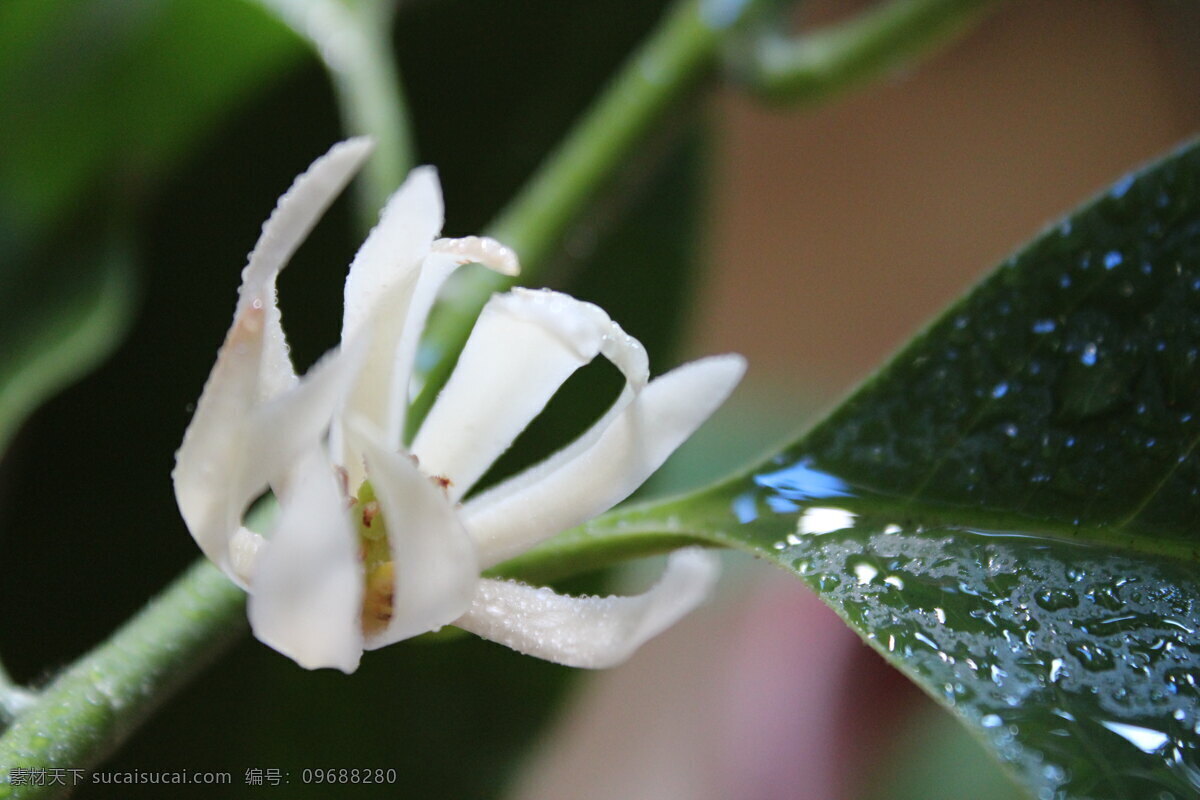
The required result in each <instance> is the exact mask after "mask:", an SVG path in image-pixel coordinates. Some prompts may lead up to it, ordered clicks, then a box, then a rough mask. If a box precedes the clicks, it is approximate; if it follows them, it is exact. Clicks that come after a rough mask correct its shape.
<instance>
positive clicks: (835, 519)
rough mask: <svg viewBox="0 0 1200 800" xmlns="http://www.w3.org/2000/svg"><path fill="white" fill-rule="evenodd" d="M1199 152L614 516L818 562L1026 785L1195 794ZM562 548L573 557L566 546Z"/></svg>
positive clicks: (1118, 194)
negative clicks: (793, 424) (802, 417)
mask: <svg viewBox="0 0 1200 800" xmlns="http://www.w3.org/2000/svg"><path fill="white" fill-rule="evenodd" d="M1198 442H1200V147H1197V146H1191V147H1188V148H1186V149H1184V150H1181V151H1180V152H1178V153H1176V154H1174V155H1172V156H1170V157H1168V158H1167V159H1165V160H1164V161H1162V162H1161V163H1159V164H1158V165H1155V166H1153V167H1151V168H1149V169H1148V170H1147V171H1145V172H1143V173H1141V174H1140V175H1136V176H1130V177H1128V178H1125V179H1123V180H1121V181H1119V182H1118V183H1117V184H1116V185H1115V186H1114V187H1113V188H1112V189H1111V190H1110V191H1109V192H1108V193H1106V194H1104V195H1103V196H1101V197H1099V198H1097V199H1096V200H1094V201H1093V202H1092V203H1091V204H1089V205H1088V206H1086V207H1085V208H1083V209H1082V210H1081V211H1079V212H1078V213H1076V214H1075V215H1073V216H1071V217H1070V218H1068V219H1066V220H1065V221H1063V222H1062V223H1061V224H1059V225H1057V226H1055V227H1053V228H1051V229H1049V230H1047V231H1046V232H1045V233H1044V234H1043V235H1042V236H1041V237H1039V238H1038V239H1037V240H1035V241H1034V242H1033V243H1032V244H1031V245H1029V246H1028V247H1027V248H1026V249H1024V250H1023V251H1021V252H1020V253H1018V254H1017V255H1016V256H1014V257H1013V258H1011V259H1010V260H1008V261H1007V262H1005V263H1004V264H1003V265H1001V266H1000V268H999V269H997V270H996V271H995V272H994V273H993V274H992V275H991V276H990V277H988V278H987V279H986V280H985V281H983V282H982V283H981V284H980V285H979V286H978V287H977V288H976V289H975V290H974V291H972V292H971V293H970V294H969V295H968V296H966V297H965V298H964V299H962V300H961V301H960V302H958V303H957V304H955V305H954V306H952V307H951V308H950V309H949V311H947V312H946V313H945V314H944V315H943V316H942V317H941V318H940V319H938V320H937V321H936V322H935V323H934V324H933V325H932V326H931V327H930V328H929V329H928V330H927V331H925V332H924V333H923V334H921V335H920V336H918V337H917V338H916V339H915V340H914V341H913V342H912V343H911V344H910V345H909V346H908V347H907V348H905V349H904V350H903V351H902V352H901V353H900V354H899V355H898V356H897V357H896V358H895V359H894V360H893V361H892V362H891V363H890V364H889V365H888V366H887V367H885V368H884V369H883V370H882V371H881V372H880V373H879V374H877V375H876V376H875V377H873V378H872V379H871V380H869V381H868V382H867V383H866V384H865V385H864V386H863V387H862V388H861V389H860V390H859V391H858V392H857V393H855V394H854V395H853V396H852V397H851V398H850V399H849V400H848V401H846V402H845V403H844V404H843V405H842V406H841V407H840V408H838V409H837V410H836V411H835V412H834V413H833V414H832V415H831V416H830V417H829V418H827V419H826V420H825V421H824V422H823V423H821V424H820V425H818V426H817V427H816V428H814V429H813V430H812V431H811V432H810V433H809V434H808V435H806V436H805V437H803V438H802V439H801V440H800V442H798V443H797V444H796V445H794V446H793V447H791V448H789V449H787V450H785V451H784V452H783V453H781V454H780V455H778V456H777V457H776V458H774V459H772V460H771V461H769V462H767V463H766V464H763V465H761V466H760V467H759V468H757V469H755V470H753V471H752V472H751V473H750V474H749V475H747V476H744V477H742V478H739V479H735V480H733V481H730V482H727V483H725V484H723V485H721V486H718V487H716V488H714V489H711V490H708V491H707V492H704V493H701V494H699V495H696V496H694V497H691V498H687V499H684V500H681V501H676V502H673V503H669V504H663V505H657V506H648V507H643V508H641V509H635V510H633V511H627V512H622V513H620V514H618V515H613V516H610V517H609V518H607V519H605V520H600V521H598V522H596V523H593V524H592V525H591V526H590V527H588V528H586V529H583V530H580V531H576V532H573V533H572V534H570V535H568V536H566V537H563V538H561V539H559V540H558V541H555V542H553V543H550V544H549V545H548V546H547V547H546V549H545V550H543V551H542V552H541V553H536V554H533V555H531V556H529V557H528V558H527V559H526V560H525V561H524V562H523V563H521V564H515V565H512V567H513V568H514V569H517V570H519V571H527V572H528V573H530V574H536V573H537V572H538V571H539V570H541V569H544V568H545V567H546V566H547V565H549V564H551V563H552V562H553V559H555V558H560V557H563V556H564V555H569V554H570V553H571V551H572V549H573V548H577V547H579V546H580V545H581V543H582V542H584V541H585V540H586V542H587V545H586V547H587V548H590V549H591V551H592V552H593V553H594V552H597V551H603V550H604V549H607V552H608V554H609V555H611V556H612V557H613V558H618V557H622V556H627V555H630V554H632V553H636V552H646V551H650V550H660V549H665V548H667V547H671V546H677V545H678V544H679V543H681V542H684V541H688V540H694V539H697V538H699V539H703V540H706V541H709V542H712V543H716V544H720V545H725V546H732V547H737V548H741V549H744V550H749V551H750V552H752V553H754V554H756V555H758V556H761V557H763V558H766V559H768V560H770V561H773V562H775V563H777V564H779V565H781V566H783V567H784V568H786V569H788V570H791V571H793V572H795V573H796V574H797V575H799V576H800V577H802V578H803V579H804V580H805V581H807V582H808V583H809V584H810V585H811V586H812V587H813V588H814V589H815V590H816V591H817V592H818V593H819V594H820V595H821V596H822V597H823V598H824V599H825V601H826V602H827V603H828V604H829V605H831V606H832V607H833V608H834V609H835V610H836V611H837V612H838V613H839V614H840V615H841V616H842V617H843V618H844V619H845V620H846V621H847V623H849V624H850V625H851V626H852V627H853V628H854V629H855V630H857V631H858V632H859V633H860V634H861V635H862V636H863V637H864V638H865V639H866V640H867V641H868V642H869V643H870V644H871V645H872V646H873V647H874V648H875V649H877V650H878V651H879V652H881V653H882V654H883V655H884V656H885V657H886V658H888V659H889V660H891V661H892V662H893V663H894V664H896V665H897V666H898V667H899V668H900V669H901V670H903V671H904V672H905V673H907V674H908V675H909V676H910V677H912V678H913V679H914V680H915V681H916V682H917V683H919V684H920V685H921V686H922V687H923V688H924V689H925V690H926V691H927V692H928V693H929V694H931V695H932V696H934V697H935V698H937V699H938V700H940V701H941V702H942V703H944V704H945V705H946V706H948V707H950V708H951V709H952V710H953V711H954V712H955V713H956V714H957V715H958V716H959V717H960V719H961V720H962V721H963V722H965V723H966V724H967V726H968V727H969V728H970V729H971V730H972V731H973V732H974V733H975V734H976V735H977V736H978V737H980V738H981V739H982V740H983V741H984V743H985V744H986V745H987V746H988V747H989V748H990V749H991V750H992V752H993V753H994V754H995V755H996V756H997V757H998V758H999V759H1000V760H1001V761H1002V762H1004V763H1005V764H1006V765H1007V766H1008V767H1009V768H1010V770H1011V771H1012V772H1013V774H1014V775H1015V777H1016V778H1017V779H1018V780H1019V781H1020V782H1022V783H1023V784H1024V785H1025V786H1026V787H1027V788H1028V789H1029V790H1030V792H1031V794H1032V795H1033V796H1036V797H1039V798H1040V797H1046V798H1058V797H1078V798H1097V799H1100V798H1112V799H1113V800H1116V799H1117V798H1133V797H1147V798H1150V797H1153V798H1163V800H1168V799H1169V798H1188V797H1196V796H1197V794H1198V793H1200V734H1198V731H1200V633H1198V632H1197V629H1198V628H1200V563H1198V562H1200V453H1197V452H1196V445H1197V443H1198ZM569 561H570V559H569V558H568V559H565V560H564V563H569Z"/></svg>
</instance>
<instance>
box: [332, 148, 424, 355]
mask: <svg viewBox="0 0 1200 800" xmlns="http://www.w3.org/2000/svg"><path fill="white" fill-rule="evenodd" d="M441 229H442V188H441V186H440V185H439V184H438V178H437V170H435V169H434V168H433V167H417V168H416V169H414V170H413V171H412V172H410V173H409V174H408V179H407V180H405V181H404V183H403V184H402V185H401V186H400V188H399V189H397V190H396V192H395V193H394V194H393V195H392V196H391V198H390V199H389V200H388V202H387V205H386V206H385V207H384V209H383V211H382V212H381V213H380V215H379V224H377V225H376V226H375V227H374V228H373V229H372V230H371V233H370V234H369V235H368V236H367V240H366V241H365V242H363V245H362V247H360V248H359V250H358V253H357V254H355V256H354V261H353V262H351V264H350V272H349V274H348V275H347V276H346V291H345V300H346V309H345V313H344V316H343V317H342V341H346V340H347V339H349V338H351V337H352V336H353V335H354V334H355V332H356V331H357V330H358V329H359V328H361V327H362V326H363V325H364V324H366V322H367V320H368V319H369V318H370V317H371V314H372V312H373V311H374V310H375V309H376V308H379V307H380V303H381V301H382V300H383V299H384V297H385V296H387V295H388V292H389V290H390V289H392V288H394V287H396V286H397V285H400V284H403V283H405V282H407V281H411V280H413V279H414V276H415V275H416V273H417V271H418V269H419V268H420V266H421V262H422V261H423V260H424V258H425V256H426V255H428V254H429V245H430V244H431V243H432V242H433V238H434V237H435V236H437V235H438V233H439V232H440V231H441ZM389 312H390V313H402V311H401V310H400V309H390V308H389Z"/></svg>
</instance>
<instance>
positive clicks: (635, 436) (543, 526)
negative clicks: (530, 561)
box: [462, 355, 746, 569]
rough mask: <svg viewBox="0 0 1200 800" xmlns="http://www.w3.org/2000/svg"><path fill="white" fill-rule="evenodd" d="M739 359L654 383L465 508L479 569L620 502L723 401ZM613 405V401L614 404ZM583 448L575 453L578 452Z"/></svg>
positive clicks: (738, 373)
mask: <svg viewBox="0 0 1200 800" xmlns="http://www.w3.org/2000/svg"><path fill="white" fill-rule="evenodd" d="M745 368H746V362H745V359H743V358H742V357H741V356H738V355H725V356H713V357H710V358H703V359H700V360H698V361H693V362H691V363H690V364H685V365H684V366H682V367H679V368H678V369H675V370H672V371H671V372H668V373H667V374H666V375H662V376H660V377H659V378H657V379H655V380H654V381H652V382H651V383H650V385H649V386H647V387H646V388H645V389H644V390H642V391H641V392H637V391H636V389H633V390H631V389H626V392H625V396H627V397H628V396H632V400H631V401H629V402H627V403H626V404H625V405H624V406H621V407H619V410H618V411H617V412H616V413H612V412H610V413H609V414H608V415H606V416H605V417H604V418H603V419H601V420H600V421H599V422H597V423H596V424H595V425H594V426H592V428H591V429H590V430H589V431H588V432H587V433H585V434H584V435H583V436H582V437H581V439H580V441H579V442H576V443H575V444H573V445H571V446H570V447H568V448H567V449H566V450H565V451H563V452H560V453H558V454H556V455H554V456H551V457H550V458H548V459H547V460H546V461H543V462H542V463H540V464H537V465H535V466H533V467H531V468H530V469H528V470H526V471H525V472H522V473H520V474H519V475H516V476H514V477H513V478H510V479H509V480H507V481H505V482H503V483H501V484H499V485H497V486H495V487H493V488H492V489H490V490H488V491H486V492H484V493H483V494H481V495H479V496H478V497H475V498H472V499H471V500H469V501H468V502H467V503H466V504H465V505H464V507H463V512H462V518H463V523H464V524H465V525H466V527H467V530H468V531H470V532H471V535H472V536H473V537H474V538H475V542H476V543H477V544H478V546H479V554H480V563H481V566H482V567H483V568H484V569H487V568H488V567H490V566H493V565H495V564H498V563H500V562H501V561H504V560H505V559H507V558H511V557H512V556H515V555H517V554H518V553H521V552H523V551H525V550H527V549H529V548H530V547H532V546H533V545H535V544H537V543H538V542H540V541H542V540H544V539H546V538H549V537H550V536H553V535H554V534H556V533H558V532H559V531H563V530H566V529H567V528H570V527H573V526H575V525H578V524H579V523H581V522H583V521H585V520H588V519H591V518H592V517H594V516H596V515H597V514H600V513H602V512H604V511H607V510H608V509H609V508H612V507H613V506H614V505H616V504H617V503H619V502H620V501H621V500H624V499H625V498H626V497H628V496H629V495H630V494H632V493H633V491H634V490H635V489H637V487H638V486H640V485H641V484H642V483H643V482H644V481H645V480H646V478H648V477H649V476H650V474H651V473H652V472H654V471H655V470H656V469H658V468H659V466H661V465H662V463H663V462H664V461H666V459H667V456H669V455H670V454H671V453H672V452H674V450H675V448H677V447H678V446H679V445H680V444H682V443H683V441H684V440H685V439H687V438H688V437H689V436H691V434H692V432H693V431H695V430H696V428H698V427H700V424H701V423H702V422H704V420H706V419H708V417H709V415H711V414H712V413H713V411H715V410H716V409H717V407H718V406H720V405H721V403H723V402H724V401H725V398H726V397H728V396H729V394H730V392H732V391H733V388H734V386H736V385H737V383H738V381H739V380H741V377H742V374H743V373H744V372H745ZM618 402H619V403H620V401H618ZM581 442H582V445H581V444H580V443H581Z"/></svg>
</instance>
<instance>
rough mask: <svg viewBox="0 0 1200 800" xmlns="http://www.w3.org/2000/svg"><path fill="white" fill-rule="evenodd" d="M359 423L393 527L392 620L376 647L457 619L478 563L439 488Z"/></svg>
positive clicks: (360, 444) (358, 435)
mask: <svg viewBox="0 0 1200 800" xmlns="http://www.w3.org/2000/svg"><path fill="white" fill-rule="evenodd" d="M356 422H357V421H356ZM356 422H352V423H351V427H350V431H349V434H350V436H351V438H352V439H354V440H355V441H354V442H353V446H354V447H355V448H357V449H359V450H360V451H361V452H362V453H363V454H364V455H365V457H366V462H367V471H368V473H369V475H370V479H371V485H372V486H374V487H375V496H376V498H377V499H378V501H379V505H380V509H381V512H382V516H383V520H384V524H385V525H386V526H387V534H388V545H389V547H390V548H391V557H392V568H393V576H394V578H393V585H392V616H391V619H390V620H389V621H388V623H387V626H386V628H385V629H384V630H382V631H381V632H379V633H378V634H374V635H370V636H368V638H367V643H366V647H367V649H369V650H373V649H375V648H378V647H383V646H385V645H388V644H391V643H393V642H398V641H400V640H401V639H407V638H409V637H411V636H416V635H418V634H421V633H426V632H428V631H431V630H437V629H438V628H441V627H442V626H443V625H448V624H449V623H451V622H453V621H454V620H455V619H456V618H457V617H458V616H459V615H461V614H462V613H463V612H464V611H466V610H467V609H468V608H469V607H470V605H471V598H472V597H473V596H474V594H475V585H476V583H477V582H478V580H479V561H478V558H477V557H476V555H475V545H474V543H473V542H472V541H471V537H470V536H468V535H467V532H466V530H464V529H463V527H462V523H461V522H459V520H458V517H457V515H456V514H455V512H454V507H453V506H452V505H451V504H450V502H449V501H448V500H447V499H446V497H445V495H444V494H443V492H442V489H441V487H439V486H436V485H435V484H434V483H433V482H432V481H430V479H429V478H428V477H426V476H425V475H424V474H423V473H422V472H421V471H420V470H419V469H417V467H416V465H415V464H413V462H412V460H411V459H409V458H408V457H407V456H405V455H402V454H397V453H395V452H392V451H391V450H390V449H387V448H386V447H385V446H383V445H382V444H381V442H380V441H379V439H380V437H379V435H378V434H377V433H374V432H372V431H371V430H370V429H369V427H368V426H366V425H365V424H356Z"/></svg>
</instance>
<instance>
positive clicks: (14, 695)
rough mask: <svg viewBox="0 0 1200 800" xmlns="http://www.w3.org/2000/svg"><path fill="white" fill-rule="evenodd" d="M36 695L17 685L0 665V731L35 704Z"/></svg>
mask: <svg viewBox="0 0 1200 800" xmlns="http://www.w3.org/2000/svg"><path fill="white" fill-rule="evenodd" d="M36 700H37V695H36V694H34V693H33V692H31V691H29V690H28V689H24V688H22V687H20V686H18V685H17V683H16V682H15V681H14V680H13V679H12V676H11V675H9V674H8V670H6V669H5V668H4V665H3V664H0V729H3V728H4V726H5V725H8V724H9V723H11V722H12V721H13V720H14V719H16V718H17V715H18V714H20V713H21V712H22V711H24V710H25V709H27V708H29V707H30V706H32V705H33V704H34V702H36Z"/></svg>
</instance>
